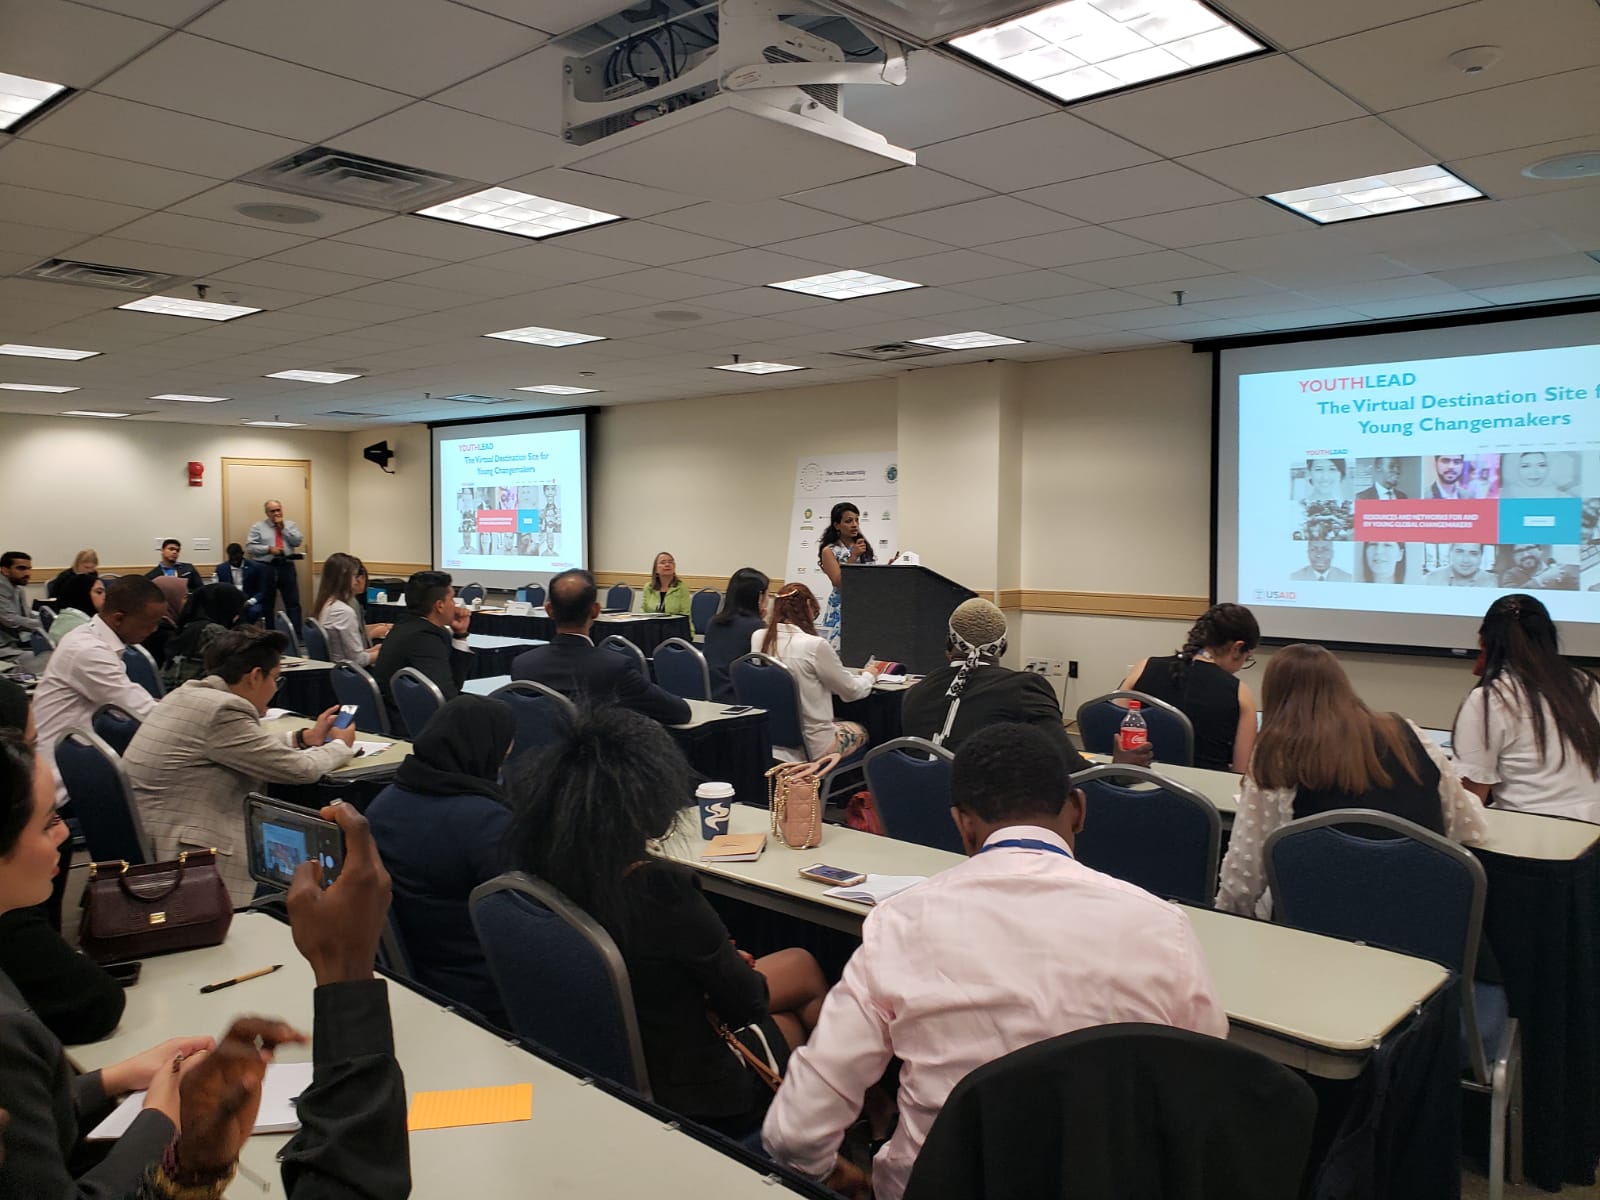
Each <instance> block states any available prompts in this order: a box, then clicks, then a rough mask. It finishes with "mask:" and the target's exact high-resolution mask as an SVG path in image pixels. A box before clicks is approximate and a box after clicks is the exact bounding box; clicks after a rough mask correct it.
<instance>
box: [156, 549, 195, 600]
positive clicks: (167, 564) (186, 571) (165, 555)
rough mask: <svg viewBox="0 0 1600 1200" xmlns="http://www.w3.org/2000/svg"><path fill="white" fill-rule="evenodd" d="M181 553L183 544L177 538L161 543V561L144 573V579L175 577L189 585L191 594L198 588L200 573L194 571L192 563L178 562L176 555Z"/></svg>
mask: <svg viewBox="0 0 1600 1200" xmlns="http://www.w3.org/2000/svg"><path fill="white" fill-rule="evenodd" d="M182 552H183V543H182V542H180V541H179V540H178V539H177V538H168V539H167V540H166V541H164V542H162V543H161V561H160V562H158V563H157V564H156V565H155V566H153V567H151V568H150V569H149V570H148V571H146V572H145V573H144V577H145V578H146V579H159V578H161V576H163V575H168V576H176V577H177V578H179V579H181V580H183V581H184V582H185V583H187V584H188V585H189V590H190V591H191V592H193V591H196V590H198V589H199V587H200V572H199V571H196V570H195V569H194V564H193V563H186V562H179V561H178V555H179V554H181V553H182Z"/></svg>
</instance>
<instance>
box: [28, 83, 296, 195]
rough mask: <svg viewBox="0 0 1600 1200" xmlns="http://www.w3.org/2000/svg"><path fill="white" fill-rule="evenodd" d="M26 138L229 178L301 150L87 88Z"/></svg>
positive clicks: (289, 143)
mask: <svg viewBox="0 0 1600 1200" xmlns="http://www.w3.org/2000/svg"><path fill="white" fill-rule="evenodd" d="M24 140H27V141H38V142H48V143H50V144H51V145H55V146H67V147H70V148H71V149H74V150H84V151H88V152H89V153H92V154H103V155H105V156H106V157H108V158H116V159H129V160H131V161H133V162H138V163H148V164H150V165H152V166H157V167H169V168H171V169H173V170H177V171H189V172H193V173H194V174H196V175H207V176H210V177H211V178H213V179H232V178H233V177H234V176H235V175H242V174H244V173H245V172H246V171H250V170H254V169H255V168H256V167H259V166H261V165H262V164H264V163H269V162H272V161H273V160H274V159H278V158H282V157H283V156H284V155H286V154H290V153H292V152H293V151H295V150H298V149H300V145H299V143H297V142H292V141H289V140H287V139H285V138H280V137H272V136H269V135H268V134H264V133H253V132H251V131H250V130H247V129H240V128H238V127H236V126H233V125H224V124H222V123H220V122H217V121H207V120H202V119H201V118H199V117H192V116H188V115H186V114H184V113H180V112H170V111H168V110H167V109H164V108H155V107H152V106H151V105H148V104H135V103H133V102H132V101H130V100H120V99H117V98H116V97H114V96H102V95H100V94H98V93H95V92H89V93H86V94H84V95H81V96H73V97H72V98H71V99H70V100H68V101H67V102H66V103H65V104H63V105H62V106H61V107H60V108H58V109H54V110H52V111H51V112H49V113H48V114H46V115H45V116H44V117H43V118H41V119H40V120H39V121H37V122H35V123H33V124H31V125H29V126H28V129H27V134H26V136H25V139H24Z"/></svg>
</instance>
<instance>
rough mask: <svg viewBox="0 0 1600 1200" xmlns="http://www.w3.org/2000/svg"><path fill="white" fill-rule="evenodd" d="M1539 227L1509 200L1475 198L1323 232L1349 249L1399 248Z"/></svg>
mask: <svg viewBox="0 0 1600 1200" xmlns="http://www.w3.org/2000/svg"><path fill="white" fill-rule="evenodd" d="M1535 228H1536V224H1535V222H1534V221H1532V220H1531V219H1529V218H1528V217H1526V216H1524V215H1522V214H1521V213H1519V212H1517V211H1516V210H1515V209H1512V208H1510V207H1508V206H1507V205H1505V204H1499V203H1495V202H1493V201H1489V200H1474V201H1472V202H1471V203H1468V204H1455V205H1450V206H1448V207H1443V206H1442V207H1439V208H1425V209H1422V210H1420V211H1413V212H1404V213H1392V214H1390V215H1389V216H1386V217H1374V218H1371V219H1369V220H1361V221H1347V222H1345V223H1344V224H1342V225H1337V226H1333V227H1330V228H1325V229H1323V230H1319V232H1321V233H1324V234H1327V235H1329V236H1328V240H1329V241H1330V242H1334V243H1337V244H1339V245H1340V246H1342V247H1343V248H1344V249H1346V250H1398V249H1409V248H1413V247H1417V246H1427V245H1433V244H1437V243H1440V242H1460V241H1468V240H1471V239H1476V238H1492V237H1503V236H1507V235H1509V234H1517V233H1531V232H1533V230H1534V229H1535Z"/></svg>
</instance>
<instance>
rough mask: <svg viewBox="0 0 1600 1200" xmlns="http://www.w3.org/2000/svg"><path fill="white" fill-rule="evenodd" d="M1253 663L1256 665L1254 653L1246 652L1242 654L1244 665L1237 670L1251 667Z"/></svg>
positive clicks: (1245, 669) (1246, 669)
mask: <svg viewBox="0 0 1600 1200" xmlns="http://www.w3.org/2000/svg"><path fill="white" fill-rule="evenodd" d="M1255 665H1256V656H1255V655H1254V654H1246V655H1245V656H1244V666H1242V667H1240V668H1239V670H1241V671H1248V670H1249V669H1250V668H1251V667H1253V666H1255Z"/></svg>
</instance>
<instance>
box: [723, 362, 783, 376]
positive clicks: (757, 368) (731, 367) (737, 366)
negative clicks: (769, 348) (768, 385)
mask: <svg viewBox="0 0 1600 1200" xmlns="http://www.w3.org/2000/svg"><path fill="white" fill-rule="evenodd" d="M711 369H712V370H713V371H743V372H744V373H745V374H746V375H776V374H778V373H779V372H780V371H804V370H805V369H806V368H805V367H792V366H790V365H789V364H788V363H774V362H738V363H722V364H721V365H719V366H715V367H712V368H711Z"/></svg>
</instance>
